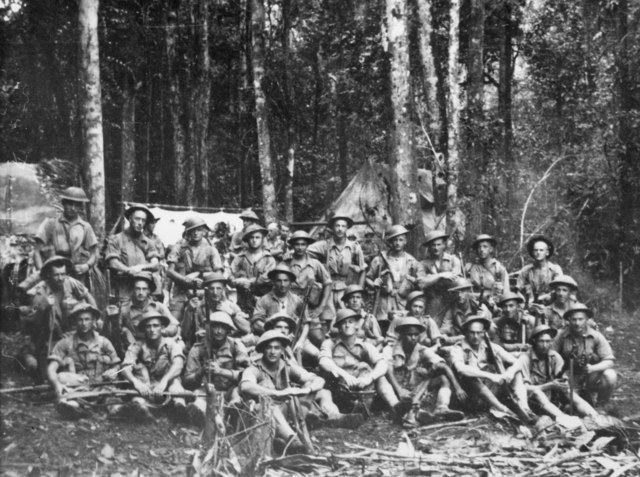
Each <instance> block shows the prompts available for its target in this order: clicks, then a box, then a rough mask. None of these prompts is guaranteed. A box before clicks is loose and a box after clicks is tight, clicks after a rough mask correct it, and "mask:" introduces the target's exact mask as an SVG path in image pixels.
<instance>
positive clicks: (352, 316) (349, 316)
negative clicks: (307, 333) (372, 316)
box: [333, 312, 361, 328]
mask: <svg viewBox="0 0 640 477" xmlns="http://www.w3.org/2000/svg"><path fill="white" fill-rule="evenodd" d="M349 318H354V319H356V320H359V319H360V318H361V316H360V315H358V314H357V313H355V312H354V313H353V314H352V315H347V316H343V317H342V318H336V320H335V321H334V322H333V326H335V327H336V328H338V327H339V326H340V323H342V322H343V321H346V320H348V319H349Z"/></svg>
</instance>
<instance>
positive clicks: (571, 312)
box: [562, 302, 593, 320]
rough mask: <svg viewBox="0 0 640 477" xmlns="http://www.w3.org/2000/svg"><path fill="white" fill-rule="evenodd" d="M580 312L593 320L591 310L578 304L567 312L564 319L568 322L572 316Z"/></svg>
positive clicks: (563, 316) (582, 304)
mask: <svg viewBox="0 0 640 477" xmlns="http://www.w3.org/2000/svg"><path fill="white" fill-rule="evenodd" d="M579 311H582V312H584V313H586V314H587V316H588V317H589V318H593V311H591V308H589V307H588V306H587V305H585V304H584V303H578V302H576V303H574V304H573V305H572V306H571V307H570V308H569V309H568V310H567V311H565V312H564V315H562V318H563V319H565V320H568V319H569V318H571V315H573V314H574V313H577V312H579Z"/></svg>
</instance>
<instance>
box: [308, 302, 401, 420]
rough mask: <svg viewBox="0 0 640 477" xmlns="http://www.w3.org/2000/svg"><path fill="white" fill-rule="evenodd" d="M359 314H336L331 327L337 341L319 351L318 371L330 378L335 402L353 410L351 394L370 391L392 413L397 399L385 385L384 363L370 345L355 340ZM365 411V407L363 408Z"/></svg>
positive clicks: (328, 341) (350, 312)
mask: <svg viewBox="0 0 640 477" xmlns="http://www.w3.org/2000/svg"><path fill="white" fill-rule="evenodd" d="M360 319H361V316H360V314H358V313H356V312H355V311H353V310H350V309H348V308H343V309H340V310H338V314H337V316H336V320H335V323H334V326H335V327H336V328H338V336H337V339H336V341H335V342H334V341H332V340H331V339H326V340H325V341H324V343H322V346H321V348H320V362H319V365H320V369H321V370H322V371H324V372H325V373H327V375H329V376H331V378H332V380H331V382H330V383H329V386H330V389H331V391H332V392H333V393H334V395H335V396H336V400H337V399H339V398H341V400H343V401H345V402H344V406H345V407H351V408H353V405H354V404H355V403H354V399H353V397H354V393H353V392H355V393H358V392H360V391H373V389H374V388H375V390H376V392H377V394H378V395H379V396H380V397H381V398H382V399H383V400H384V402H385V403H386V404H387V405H388V406H389V408H390V409H392V410H393V411H394V412H395V410H396V405H397V404H398V398H397V397H396V395H395V393H394V392H393V388H392V387H391V385H390V384H389V381H387V378H386V377H385V375H386V374H387V369H388V367H387V363H386V361H385V360H384V358H383V357H382V355H381V354H380V352H379V351H378V350H377V349H376V348H375V346H373V345H372V344H371V343H368V342H366V341H364V340H362V339H360V338H358V322H359V321H360ZM365 407H366V404H365Z"/></svg>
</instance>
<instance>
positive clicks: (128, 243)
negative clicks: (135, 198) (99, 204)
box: [105, 204, 160, 305]
mask: <svg viewBox="0 0 640 477" xmlns="http://www.w3.org/2000/svg"><path fill="white" fill-rule="evenodd" d="M124 216H125V218H126V219H127V220H128V221H129V227H127V228H126V229H124V230H123V231H122V232H120V233H119V234H116V235H113V236H111V237H109V240H108V241H107V251H106V255H105V262H106V263H107V266H108V267H109V268H110V269H111V270H113V271H114V272H115V273H116V277H115V279H116V280H115V281H116V287H117V291H116V294H117V295H118V296H119V297H120V303H121V305H126V304H127V303H128V302H129V301H130V298H131V288H130V286H131V280H130V278H131V277H133V276H134V275H137V274H138V273H140V272H151V273H153V272H156V271H158V269H159V267H160V262H159V258H160V254H159V253H158V249H157V248H156V246H155V244H154V242H153V241H152V240H151V239H150V238H149V237H147V236H146V235H145V234H144V233H143V230H144V226H145V224H146V223H147V221H149V220H153V218H154V217H153V214H152V213H151V211H150V210H149V209H147V208H146V207H145V206H144V205H141V204H132V205H131V206H129V208H128V209H127V210H126V211H125V212H124Z"/></svg>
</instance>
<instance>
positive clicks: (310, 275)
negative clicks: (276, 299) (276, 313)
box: [284, 254, 331, 296]
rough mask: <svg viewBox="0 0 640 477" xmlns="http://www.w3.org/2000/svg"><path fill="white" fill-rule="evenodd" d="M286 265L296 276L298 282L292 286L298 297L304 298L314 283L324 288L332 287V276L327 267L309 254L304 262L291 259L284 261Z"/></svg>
mask: <svg viewBox="0 0 640 477" xmlns="http://www.w3.org/2000/svg"><path fill="white" fill-rule="evenodd" d="M284 263H286V264H287V265H288V266H289V268H290V269H291V271H292V272H293V274H294V275H295V276H296V281H295V282H293V283H292V284H291V291H292V292H293V293H295V294H296V295H298V296H303V295H304V294H305V292H306V290H307V287H308V286H309V285H311V284H312V283H319V284H320V285H322V286H327V285H331V275H330V274H329V272H328V270H327V269H326V267H325V266H324V265H323V264H322V263H320V261H319V260H316V259H315V258H312V257H310V256H309V255H308V254H307V255H305V258H304V259H303V260H297V259H295V258H293V257H291V258H288V259H286V260H284Z"/></svg>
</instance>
